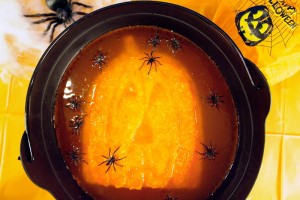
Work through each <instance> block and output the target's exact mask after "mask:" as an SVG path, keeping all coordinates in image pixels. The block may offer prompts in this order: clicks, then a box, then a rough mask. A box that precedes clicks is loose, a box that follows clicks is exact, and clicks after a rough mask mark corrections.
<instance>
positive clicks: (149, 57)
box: [139, 51, 161, 75]
mask: <svg viewBox="0 0 300 200" xmlns="http://www.w3.org/2000/svg"><path fill="white" fill-rule="evenodd" d="M153 52H154V51H152V52H151V53H150V55H149V54H147V53H145V54H146V55H147V56H146V57H144V58H141V59H140V60H144V62H143V64H142V66H141V67H140V68H139V70H140V69H142V67H143V66H144V64H145V62H147V65H150V68H149V71H148V75H149V74H150V71H151V69H152V65H153V63H154V66H155V70H156V71H157V68H156V63H159V64H160V65H161V63H160V62H159V61H158V60H157V59H159V58H160V57H155V56H154V55H153Z"/></svg>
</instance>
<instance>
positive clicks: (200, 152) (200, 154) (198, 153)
mask: <svg viewBox="0 0 300 200" xmlns="http://www.w3.org/2000/svg"><path fill="white" fill-rule="evenodd" d="M196 153H198V154H200V155H203V156H204V155H205V153H201V152H199V151H196Z"/></svg>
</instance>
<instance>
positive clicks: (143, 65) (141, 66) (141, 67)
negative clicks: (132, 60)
mask: <svg viewBox="0 0 300 200" xmlns="http://www.w3.org/2000/svg"><path fill="white" fill-rule="evenodd" d="M145 62H147V60H144V62H143V64H142V66H141V67H140V68H139V70H141V69H142V67H143V66H144V64H145Z"/></svg>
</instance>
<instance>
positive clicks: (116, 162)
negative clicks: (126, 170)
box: [114, 162, 123, 167]
mask: <svg viewBox="0 0 300 200" xmlns="http://www.w3.org/2000/svg"><path fill="white" fill-rule="evenodd" d="M114 164H116V165H118V166H120V167H123V165H120V164H118V163H117V162H115V163H114Z"/></svg>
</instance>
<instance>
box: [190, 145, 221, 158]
mask: <svg viewBox="0 0 300 200" xmlns="http://www.w3.org/2000/svg"><path fill="white" fill-rule="evenodd" d="M201 144H202V146H203V147H204V152H203V153H202V152H198V151H196V153H198V154H200V155H202V158H201V160H202V159H208V160H215V158H216V156H217V154H219V153H218V152H216V147H214V146H213V145H212V144H211V143H210V145H209V146H207V145H205V144H203V143H201Z"/></svg>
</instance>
